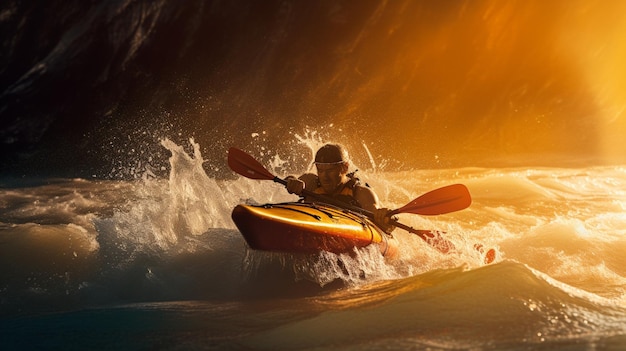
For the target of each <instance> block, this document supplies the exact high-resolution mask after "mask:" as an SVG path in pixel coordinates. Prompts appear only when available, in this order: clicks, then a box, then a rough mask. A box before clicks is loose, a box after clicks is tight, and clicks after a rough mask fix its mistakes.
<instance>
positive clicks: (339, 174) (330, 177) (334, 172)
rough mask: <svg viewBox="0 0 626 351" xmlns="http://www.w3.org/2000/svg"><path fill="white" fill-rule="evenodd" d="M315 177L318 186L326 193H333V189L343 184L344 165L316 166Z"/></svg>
mask: <svg viewBox="0 0 626 351" xmlns="http://www.w3.org/2000/svg"><path fill="white" fill-rule="evenodd" d="M315 166H316V167H317V176H318V178H319V180H320V184H321V185H322V188H323V189H324V191H325V192H326V193H329V194H331V193H333V192H334V191H335V189H337V187H338V186H339V184H341V183H342V182H343V178H344V176H345V174H346V171H347V168H348V167H347V165H346V164H345V163H339V164H316V165H315Z"/></svg>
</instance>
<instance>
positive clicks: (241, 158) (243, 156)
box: [228, 147, 274, 180]
mask: <svg viewBox="0 0 626 351" xmlns="http://www.w3.org/2000/svg"><path fill="white" fill-rule="evenodd" d="M228 167H230V169H232V170H233V171H235V172H236V173H238V174H240V175H242V176H244V177H246V178H250V179H261V180H274V175H273V174H272V173H270V172H269V171H268V170H267V169H265V167H263V165H262V164H260V163H259V162H258V161H257V160H255V159H254V158H253V157H252V156H250V155H248V154H247V153H245V152H244V151H241V150H239V149H237V148H234V147H231V148H230V149H228Z"/></svg>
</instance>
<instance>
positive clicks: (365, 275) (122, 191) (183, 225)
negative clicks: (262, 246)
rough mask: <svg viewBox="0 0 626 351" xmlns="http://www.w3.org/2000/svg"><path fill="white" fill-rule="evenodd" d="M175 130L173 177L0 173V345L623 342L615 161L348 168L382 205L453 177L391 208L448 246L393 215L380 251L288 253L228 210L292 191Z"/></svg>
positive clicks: (623, 276)
mask: <svg viewBox="0 0 626 351" xmlns="http://www.w3.org/2000/svg"><path fill="white" fill-rule="evenodd" d="M312 144H315V143H312ZM189 146H190V147H189V148H187V150H190V151H189V152H186V151H185V148H183V147H182V146H179V145H177V144H175V143H173V142H171V141H169V140H164V141H163V142H162V147H165V148H166V150H167V151H168V152H169V153H171V155H172V156H171V157H170V159H169V161H170V163H171V165H170V167H169V169H170V174H169V178H158V177H152V176H145V177H143V179H141V177H138V179H136V180H132V181H131V180H127V181H112V180H84V179H39V180H33V181H32V182H28V183H27V182H24V181H21V183H20V184H18V181H16V180H15V179H12V180H11V179H6V180H5V181H3V189H2V194H1V197H0V202H1V203H2V206H1V208H2V211H1V212H0V221H1V230H0V235H1V236H0V240H2V245H0V250H1V252H0V264H1V266H2V267H3V269H2V270H0V274H1V277H0V282H1V286H0V307H1V311H2V312H1V316H2V318H1V320H0V338H1V339H2V344H3V349H25V348H34V349H129V350H130V349H259V350H293V349H320V350H325V349H329V350H330V349H332V350H337V349H338V350H353V349H354V350H356V349H358V350H363V349H366V350H367V349H371V350H379V349H384V348H386V349H398V350H405V349H415V350H433V349H442V350H454V349H472V350H509V349H515V350H531V349H532V350H535V349H543V350H553V349H563V350H620V349H623V345H624V344H626V300H625V298H626V258H625V256H624V255H623V253H624V252H626V239H625V238H626V236H625V234H626V233H625V228H626V214H625V209H626V192H625V191H624V189H626V168H625V167H622V166H610V167H589V168H575V169H567V168H530V169H529V168H524V169H521V168H456V169H445V170H416V171H411V172H408V171H406V172H386V171H376V170H375V169H374V168H372V167H370V169H371V170H370V171H360V172H359V173H361V177H362V179H363V180H364V181H367V182H368V183H369V184H370V185H371V186H372V187H373V188H374V189H375V190H377V192H378V193H379V195H380V196H381V200H382V202H383V203H384V204H385V205H387V206H389V207H391V208H396V207H400V206H401V205H403V204H404V203H407V202H408V201H410V200H411V199H413V198H414V197H417V196H419V195H420V194H422V193H424V192H426V191H429V190H432V189H435V188H437V187H440V186H444V185H448V184H452V183H463V184H466V185H467V186H468V188H469V189H470V192H471V194H472V197H473V203H472V205H471V206H470V208H468V209H466V210H463V211H459V212H456V213H451V214H447V215H441V216H432V217H422V216H418V215H411V214H402V215H400V221H401V222H403V223H405V224H408V225H411V226H414V227H417V228H425V229H437V230H444V231H446V233H447V234H446V235H447V238H449V239H450V240H452V241H453V242H454V243H455V245H456V246H457V249H458V250H457V252H455V253H454V254H451V255H443V254H441V253H439V252H438V251H436V250H434V249H432V248H431V247H429V246H428V245H427V244H425V243H424V242H423V241H421V239H419V238H417V237H415V236H412V235H411V234H408V233H404V232H401V231H400V230H396V231H395V232H394V235H395V236H396V237H397V239H398V240H399V243H400V245H399V246H400V248H401V249H400V255H399V257H398V258H396V259H393V260H386V259H383V258H382V257H380V255H379V254H378V253H377V251H376V250H375V249H373V250H372V249H368V248H365V249H362V250H359V251H357V252H355V254H353V255H334V254H328V253H324V254H320V255H313V256H296V255H288V254H277V253H273V254H272V253H262V252H255V251H251V250H249V249H247V247H246V245H245V242H244V241H243V239H242V237H241V236H240V234H239V233H238V231H237V230H236V228H235V226H234V224H233V223H232V222H231V221H230V218H229V217H230V211H231V209H232V208H233V207H234V206H235V204H237V203H240V202H258V203H263V202H279V201H288V200H292V199H294V198H293V195H289V194H287V193H286V191H285V190H284V189H283V188H282V187H281V186H280V185H278V184H274V183H273V182H271V181H254V180H249V179H245V178H241V177H237V178H234V177H233V178H229V179H216V178H211V177H209V176H207V174H206V173H205V171H204V170H203V167H202V164H203V162H204V160H203V159H202V155H201V153H200V147H199V145H198V144H197V143H195V142H194V141H193V140H191V141H190V143H189ZM307 157H308V156H307ZM280 164H281V160H275V162H273V163H270V164H268V165H267V167H268V168H269V169H270V170H271V171H272V172H276V171H275V169H277V168H276V167H277V166H278V165H280ZM367 168H368V167H364V168H363V169H367ZM279 175H280V176H284V174H283V173H279ZM476 243H482V244H483V245H485V246H486V247H493V248H495V249H496V250H497V258H496V261H495V262H494V263H492V264H489V265H484V264H483V263H482V261H481V257H480V255H479V254H478V253H477V252H476V251H475V250H473V249H472V247H473V245H474V244H476ZM342 267H343V268H342Z"/></svg>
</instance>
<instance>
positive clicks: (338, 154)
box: [314, 144, 348, 164]
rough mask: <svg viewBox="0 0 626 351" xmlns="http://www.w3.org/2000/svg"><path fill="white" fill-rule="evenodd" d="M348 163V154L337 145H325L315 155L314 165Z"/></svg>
mask: <svg viewBox="0 0 626 351" xmlns="http://www.w3.org/2000/svg"><path fill="white" fill-rule="evenodd" d="M346 162H348V153H347V152H346V151H345V150H344V148H343V147H342V146H341V145H339V144H326V145H324V146H322V147H321V148H320V149H319V150H317V153H316V154H315V162H314V163H315V164H340V163H346Z"/></svg>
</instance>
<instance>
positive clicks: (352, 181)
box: [313, 171, 362, 207]
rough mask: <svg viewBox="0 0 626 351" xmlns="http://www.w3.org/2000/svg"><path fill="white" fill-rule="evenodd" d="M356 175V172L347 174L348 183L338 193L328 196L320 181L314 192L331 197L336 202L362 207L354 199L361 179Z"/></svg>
mask: <svg viewBox="0 0 626 351" xmlns="http://www.w3.org/2000/svg"><path fill="white" fill-rule="evenodd" d="M354 173H356V171H354V172H351V173H348V174H347V176H348V181H347V182H345V183H344V184H343V185H342V187H341V190H339V192H336V193H334V194H327V193H326V191H325V190H324V188H322V187H321V185H320V184H319V180H318V187H317V188H316V189H315V190H313V192H314V193H316V194H323V195H326V196H330V197H332V198H333V199H335V200H339V201H341V202H345V203H346V204H349V205H353V206H357V207H362V206H361V204H360V203H359V202H358V201H357V200H356V198H355V197H354V196H355V192H356V186H357V185H359V184H360V181H359V178H357V177H355V176H354Z"/></svg>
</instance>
